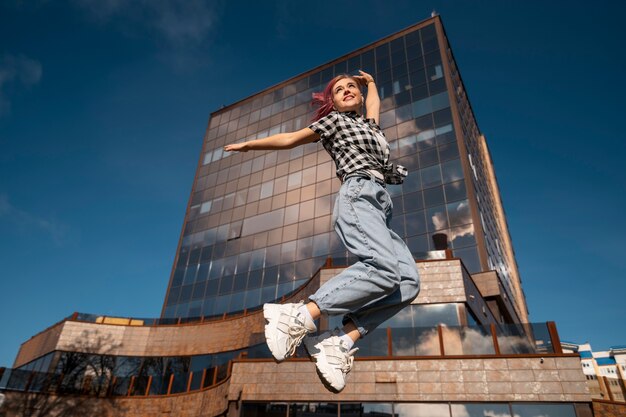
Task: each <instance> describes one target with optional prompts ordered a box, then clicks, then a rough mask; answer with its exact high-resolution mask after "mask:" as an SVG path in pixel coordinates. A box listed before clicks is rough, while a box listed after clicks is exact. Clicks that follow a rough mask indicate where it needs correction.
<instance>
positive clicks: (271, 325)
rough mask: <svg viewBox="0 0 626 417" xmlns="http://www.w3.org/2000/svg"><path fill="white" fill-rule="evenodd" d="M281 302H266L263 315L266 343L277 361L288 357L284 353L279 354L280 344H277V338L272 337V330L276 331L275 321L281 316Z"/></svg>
mask: <svg viewBox="0 0 626 417" xmlns="http://www.w3.org/2000/svg"><path fill="white" fill-rule="evenodd" d="M280 307H281V305H280V304H265V305H264V306H263V317H265V321H266V324H265V343H267V347H268V348H269V349H270V352H272V356H273V357H274V359H275V360H276V362H282V361H284V360H285V359H286V358H285V357H284V356H283V355H277V354H276V352H278V346H277V345H276V340H274V338H272V337H270V335H271V333H272V330H274V331H275V329H276V325H275V323H276V322H277V321H278V319H279V318H280Z"/></svg>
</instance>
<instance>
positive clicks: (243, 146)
mask: <svg viewBox="0 0 626 417" xmlns="http://www.w3.org/2000/svg"><path fill="white" fill-rule="evenodd" d="M319 138H320V137H319V135H318V134H317V133H315V132H314V131H312V130H311V129H309V128H308V127H305V128H304V129H300V130H297V131H295V132H287V133H277V134H275V135H272V136H268V137H266V138H262V139H254V140H249V141H246V142H242V143H231V144H229V145H226V146H224V150H225V151H227V152H248V151H269V150H274V149H291V148H295V147H296V146H300V145H304V144H305V143H310V142H315V141H316V140H318V139H319Z"/></svg>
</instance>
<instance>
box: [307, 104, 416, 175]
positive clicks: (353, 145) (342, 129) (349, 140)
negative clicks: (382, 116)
mask: <svg viewBox="0 0 626 417" xmlns="http://www.w3.org/2000/svg"><path fill="white" fill-rule="evenodd" d="M309 129H311V130H313V131H314V132H315V133H317V134H318V135H320V140H321V141H322V145H323V146H324V148H325V149H326V151H327V152H328V153H329V154H330V156H331V157H332V158H333V160H334V161H335V166H336V168H337V176H338V177H339V179H341V180H343V178H344V177H345V176H346V175H348V174H351V173H353V172H357V171H367V170H375V171H379V172H380V173H381V174H384V176H385V180H386V182H388V183H392V184H393V183H401V180H400V182H394V181H393V180H390V179H389V175H387V174H389V173H396V174H397V175H396V176H399V177H400V178H404V177H406V175H407V173H408V172H407V170H406V168H404V167H403V166H401V165H398V166H395V165H392V164H390V163H389V144H387V141H386V140H383V141H382V143H381V141H379V140H378V139H377V137H376V136H377V135H380V136H382V138H383V139H384V138H385V135H384V134H383V132H382V131H381V130H380V127H379V126H378V125H377V124H376V122H375V121H374V119H365V118H364V117H363V116H361V115H359V114H357V113H356V112H345V113H341V112H338V111H332V112H331V113H329V114H328V115H326V116H324V117H322V118H321V119H319V120H317V121H315V122H313V123H312V124H311V125H310V126H309ZM383 144H384V145H385V146H384V147H383Z"/></svg>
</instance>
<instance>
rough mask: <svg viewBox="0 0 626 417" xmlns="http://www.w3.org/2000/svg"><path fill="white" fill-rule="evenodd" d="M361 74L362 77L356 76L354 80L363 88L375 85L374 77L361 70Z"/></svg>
mask: <svg viewBox="0 0 626 417" xmlns="http://www.w3.org/2000/svg"><path fill="white" fill-rule="evenodd" d="M359 73H360V74H361V75H355V76H354V79H355V80H356V81H357V82H358V83H359V84H360V85H362V86H363V87H367V85H368V84H369V83H373V82H375V81H374V77H372V76H371V75H370V74H368V73H367V72H365V71H362V70H359Z"/></svg>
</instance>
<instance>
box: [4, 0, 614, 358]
mask: <svg viewBox="0 0 626 417" xmlns="http://www.w3.org/2000/svg"><path fill="white" fill-rule="evenodd" d="M393 4H394V7H390V8H382V7H381V6H380V5H378V4H377V3H376V2H373V1H362V2H359V3H355V2H342V1H333V2H325V1H317V2H310V3H309V4H307V3H301V2H297V1H286V0H282V1H276V2H267V3H264V2H253V1H250V2H244V1H225V0H222V1H200V0H189V1H184V2H182V1H181V2H173V1H167V0H130V1H120V0H102V1H98V0H58V1H45V0H34V1H28V2H26V1H18V0H4V1H1V2H0V334H1V335H2V336H1V337H0V340H1V342H0V366H11V364H12V363H13V359H14V358H15V355H16V353H17V350H18V348H19V345H20V343H22V342H24V341H26V340H27V339H28V338H30V337H31V336H32V335H34V334H36V333H37V332H39V331H41V330H44V329H45V328H46V327H48V326H50V325H52V324H54V323H55V322H57V321H59V320H61V319H62V318H63V317H66V316H68V315H70V314H71V313H72V312H74V311H80V312H86V313H97V314H106V315H119V316H134V317H156V316H158V315H159V314H160V310H161V304H162V300H163V296H164V294H165V290H166V287H167V282H168V278H169V273H170V268H171V264H172V261H173V259H174V255H175V250H176V245H177V241H178V237H179V234H180V230H181V226H182V221H183V217H184V213H185V207H186V204H187V199H188V196H189V192H190V190H191V185H192V181H193V177H194V172H195V167H196V163H197V161H198V157H199V152H200V149H201V144H202V139H203V135H204V131H205V128H206V124H207V121H208V118H209V114H210V113H211V112H212V111H214V110H217V109H219V107H220V106H221V105H223V104H226V105H227V104H230V103H233V102H235V101H237V100H239V99H241V98H244V97H247V96H249V95H251V94H253V93H255V92H258V91H260V90H262V89H264V88H267V87H269V86H272V85H274V84H276V83H278V82H280V81H282V80H284V79H287V78H289V77H292V76H294V75H297V74H300V73H302V72H304V71H306V70H308V69H310V68H313V67H315V66H317V65H320V64H323V63H325V62H328V61H330V60H332V59H334V58H336V57H338V56H341V55H343V54H345V53H347V52H350V51H352V50H354V49H356V48H358V47H361V46H363V45H366V44H368V43H370V42H373V41H376V40H378V39H380V38H382V37H384V36H386V35H388V34H391V33H394V32H396V31H398V30H401V29H403V28H405V27H407V26H410V25H411V24H413V23H416V22H418V21H421V20H423V19H425V18H427V17H428V16H430V13H431V11H432V10H433V9H435V10H437V11H438V12H439V13H440V14H441V16H442V18H443V22H444V25H445V27H446V31H447V34H448V37H449V39H450V42H451V44H452V48H453V51H454V55H455V58H456V60H457V62H458V64H459V68H460V70H461V74H462V77H463V80H464V82H465V86H466V89H467V91H468V93H469V97H470V100H471V103H472V106H473V109H474V112H475V115H476V117H477V120H478V123H479V126H480V129H481V130H482V132H483V133H484V134H485V135H486V137H487V140H488V143H489V147H490V149H491V152H492V157H493V160H494V163H495V167H496V173H497V176H498V181H499V184H500V188H501V194H502V198H503V201H504V206H505V210H506V213H507V216H508V224H509V228H510V232H511V236H512V238H513V244H514V247H515V252H516V255H517V262H518V266H519V269H520V273H521V276H522V280H523V286H524V290H525V293H526V297H527V301H528V305H529V310H530V314H531V320H532V321H534V322H542V321H548V320H554V321H556V322H557V326H558V329H559V332H560V334H561V337H562V338H563V339H565V340H568V341H575V342H584V341H589V342H590V343H591V344H592V346H593V347H594V349H606V348H608V347H609V346H611V345H619V344H621V345H623V344H625V343H626V319H625V318H626V307H625V305H624V302H625V301H626V298H625V294H626V280H625V279H624V278H625V275H626V274H625V273H626V256H625V252H626V244H625V243H624V236H623V234H624V233H625V232H626V221H625V216H624V206H626V192H625V190H626V187H625V186H624V184H625V183H626V174H625V170H624V168H623V165H624V159H625V158H626V144H625V139H626V138H625V135H624V132H623V130H622V129H620V128H621V127H622V126H621V125H622V122H620V120H623V118H624V114H625V113H626V112H625V110H626V109H625V107H626V105H625V104H624V97H626V87H625V86H624V83H623V76H624V74H625V73H626V59H625V57H624V54H623V45H622V43H623V40H624V39H626V29H624V25H623V22H622V21H621V16H623V15H624V13H625V12H626V6H623V5H622V2H608V1H599V2H598V1H596V2H593V3H591V2H589V3H583V2H571V1H569V2H539V1H525V2H521V1H520V2H513V1H461V0H459V1H451V0H448V1H430V2H424V1H411V0H407V1H395V2H393Z"/></svg>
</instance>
